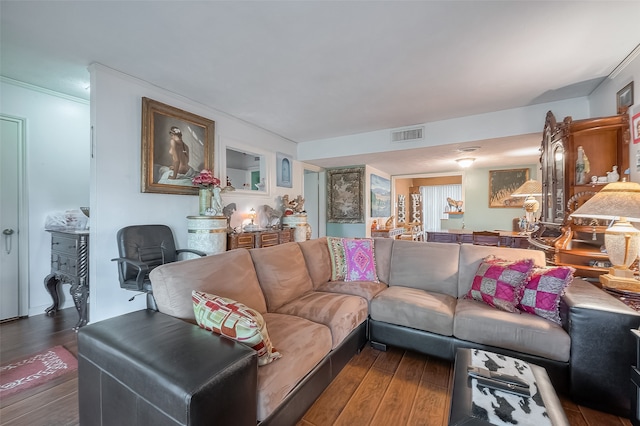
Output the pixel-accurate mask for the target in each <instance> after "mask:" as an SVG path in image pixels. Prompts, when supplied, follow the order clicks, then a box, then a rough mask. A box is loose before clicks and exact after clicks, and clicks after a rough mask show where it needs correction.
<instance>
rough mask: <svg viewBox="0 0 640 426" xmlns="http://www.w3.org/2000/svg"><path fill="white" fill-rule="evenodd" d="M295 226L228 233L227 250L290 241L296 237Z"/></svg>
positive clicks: (267, 245) (259, 246)
mask: <svg viewBox="0 0 640 426" xmlns="http://www.w3.org/2000/svg"><path fill="white" fill-rule="evenodd" d="M294 231H295V229H294V228H283V229H270V230H265V231H252V232H238V233H233V234H227V250H233V249H237V248H246V249H252V248H261V247H270V246H275V245H278V244H284V243H289V242H291V241H293V238H294Z"/></svg>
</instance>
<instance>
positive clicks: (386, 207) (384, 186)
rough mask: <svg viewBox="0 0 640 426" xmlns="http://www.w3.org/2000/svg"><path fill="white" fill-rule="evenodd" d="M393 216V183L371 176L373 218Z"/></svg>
mask: <svg viewBox="0 0 640 426" xmlns="http://www.w3.org/2000/svg"><path fill="white" fill-rule="evenodd" d="M388 216H391V181H390V180H389V179H385V178H383V177H381V176H378V175H374V174H373V173H372V174H371V217H388Z"/></svg>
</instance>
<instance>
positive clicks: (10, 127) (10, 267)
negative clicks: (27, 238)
mask: <svg viewBox="0 0 640 426" xmlns="http://www.w3.org/2000/svg"><path fill="white" fill-rule="evenodd" d="M0 126H1V127H0V167H1V168H0V201H1V203H0V232H1V233H0V320H5V319H9V318H16V317H18V316H20V314H21V312H20V274H19V270H20V267H19V266H20V265H19V252H20V247H19V244H18V241H19V238H18V234H19V226H20V223H19V218H20V216H19V200H20V192H19V187H20V174H21V166H20V165H21V158H22V157H21V152H22V135H23V126H24V122H23V121H22V120H19V119H13V118H10V117H5V116H1V117H0Z"/></svg>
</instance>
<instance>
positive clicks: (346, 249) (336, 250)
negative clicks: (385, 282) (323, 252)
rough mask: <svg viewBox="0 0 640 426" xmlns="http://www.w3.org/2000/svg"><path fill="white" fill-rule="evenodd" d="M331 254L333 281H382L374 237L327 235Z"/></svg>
mask: <svg viewBox="0 0 640 426" xmlns="http://www.w3.org/2000/svg"><path fill="white" fill-rule="evenodd" d="M327 244H328V245H329V254H330V255H331V256H330V257H331V281H347V282H348V281H373V282H376V283H377V282H380V280H379V279H378V274H377V272H376V261H375V251H374V240H373V239H372V238H338V237H327Z"/></svg>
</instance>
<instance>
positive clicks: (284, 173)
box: [276, 152, 293, 188]
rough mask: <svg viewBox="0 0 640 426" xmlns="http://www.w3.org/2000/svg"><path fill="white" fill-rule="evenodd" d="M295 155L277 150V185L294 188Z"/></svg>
mask: <svg viewBox="0 0 640 426" xmlns="http://www.w3.org/2000/svg"><path fill="white" fill-rule="evenodd" d="M292 173H293V157H291V156H290V155H287V154H283V153H281V152H276V186H280V187H282V188H292V187H293V184H292V182H291V181H292V179H291V175H292Z"/></svg>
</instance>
